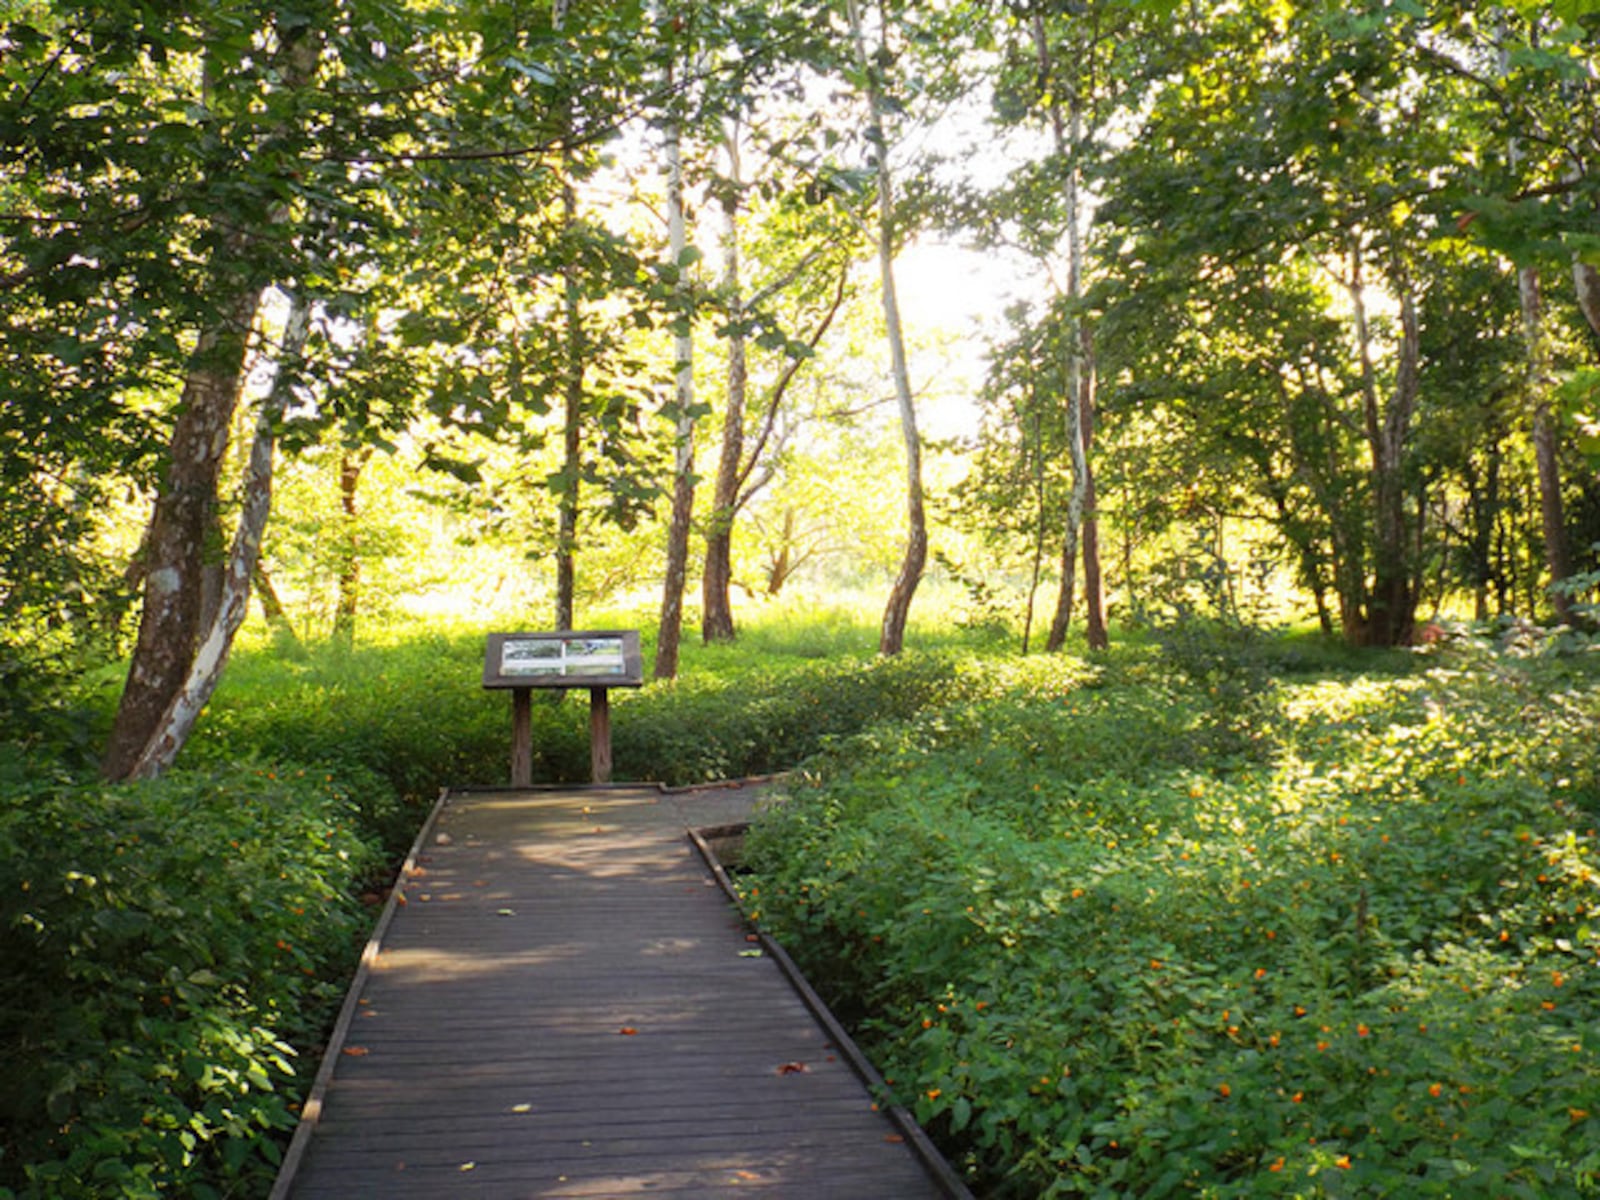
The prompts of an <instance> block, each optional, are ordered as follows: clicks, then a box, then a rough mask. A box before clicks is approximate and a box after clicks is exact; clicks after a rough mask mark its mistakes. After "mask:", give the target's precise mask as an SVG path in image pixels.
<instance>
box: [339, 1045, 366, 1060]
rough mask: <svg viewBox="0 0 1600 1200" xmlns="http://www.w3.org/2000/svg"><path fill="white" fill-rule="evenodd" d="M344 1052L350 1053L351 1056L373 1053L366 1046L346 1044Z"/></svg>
mask: <svg viewBox="0 0 1600 1200" xmlns="http://www.w3.org/2000/svg"><path fill="white" fill-rule="evenodd" d="M343 1053H345V1054H348V1055H349V1056H350V1057H351V1058H360V1057H361V1056H362V1055H365V1054H371V1053H372V1051H370V1050H368V1049H367V1048H366V1047H365V1046H346V1047H345V1048H344V1050H343Z"/></svg>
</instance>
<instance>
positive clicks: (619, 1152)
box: [274, 788, 965, 1200]
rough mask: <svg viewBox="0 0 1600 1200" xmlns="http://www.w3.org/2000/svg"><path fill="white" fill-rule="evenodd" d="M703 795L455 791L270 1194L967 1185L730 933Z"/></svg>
mask: <svg viewBox="0 0 1600 1200" xmlns="http://www.w3.org/2000/svg"><path fill="white" fill-rule="evenodd" d="M696 815H698V814H695V813H691V812H687V811H686V804H685V803H684V802H680V800H679V799H678V798H675V797H673V796H672V795H669V794H665V793H663V792H661V791H659V790H657V789H654V788H625V789H604V790H601V789H592V790H591V789H575V790H570V791H559V792H537V791H525V792H485V793H478V794H462V795H456V796H452V797H448V798H447V799H446V801H445V802H444V803H443V804H442V806H441V810H440V812H439V814H438V815H437V817H436V818H435V820H434V822H433V824H432V825H431V826H430V827H429V828H428V829H427V830H425V831H424V834H423V838H422V839H421V841H419V850H418V851H417V852H416V853H415V854H414V856H413V861H412V862H410V863H409V864H408V872H407V877H406V878H405V880H404V885H403V889H399V888H397V892H402V891H403V896H402V895H397V896H396V897H395V898H394V899H393V900H391V907H390V909H389V910H388V912H387V913H386V919H385V920H384V921H383V922H382V923H381V924H380V927H379V933H378V935H377V936H376V937H375V939H374V945H373V946H369V948H368V954H367V956H366V958H365V959H364V966H363V970H362V973H361V976H360V977H359V978H358V981H357V988H356V990H355V991H353V993H352V998H351V1002H350V1003H349V1004H347V1006H346V1014H347V1016H346V1018H345V1020H344V1021H343V1022H342V1024H341V1029H340V1030H339V1031H338V1033H337V1034H336V1037H335V1040H334V1044H333V1045H332V1046H331V1047H330V1051H329V1058H328V1062H327V1064H325V1068H324V1072H323V1076H322V1077H320V1079H319V1089H318V1091H317V1092H314V1093H313V1097H312V1101H311V1102H310V1103H308V1105H307V1113H306V1119H305V1120H304V1121H303V1122H302V1126H301V1130H300V1132H299V1133H298V1134H297V1136H296V1139H295V1142H294V1144H293V1145H292V1146H291V1148H290V1152H289V1155H288V1156H287V1158H286V1160H285V1163H284V1170H283V1172H282V1174H281V1175H280V1177H279V1180H278V1186H277V1188H276V1189H275V1191H274V1198H275V1200H287V1198H288V1197H293V1198H294V1200H319V1198H323V1197H327V1198H330V1200H331V1198H338V1200H355V1198H360V1197H383V1198H385V1200H403V1198H405V1197H413V1196H416V1197H429V1198H430V1200H434V1198H440V1197H445V1198H453V1197H461V1198H464V1200H467V1198H478V1197H481V1198H484V1200H489V1198H494V1200H501V1198H510V1197H541V1198H543V1197H632V1196H679V1197H690V1196H693V1197H716V1196H723V1195H730V1196H731V1195H741V1196H742V1195H749V1194H752V1193H754V1194H758V1195H763V1196H768V1197H794V1198H796V1200H800V1198H804V1200H813V1198H829V1197H833V1198H838V1200H845V1198H849V1197H860V1198H861V1200H894V1198H898V1197H907V1198H909V1197H937V1196H951V1195H955V1196H961V1195H965V1192H964V1189H962V1188H961V1186H960V1184H959V1182H958V1181H955V1180H954V1177H953V1176H952V1175H951V1174H950V1172H949V1168H948V1167H945V1166H944V1164H943V1163H941V1162H938V1161H937V1160H935V1161H934V1162H932V1163H931V1164H930V1163H928V1162H925V1161H924V1160H923V1158H922V1157H920V1156H919V1154H918V1153H917V1152H916V1151H917V1150H919V1149H920V1148H922V1143H921V1142H920V1132H919V1131H917V1130H915V1129H914V1127H913V1128H910V1129H906V1128H902V1127H900V1126H897V1125H895V1124H893V1123H892V1122H891V1120H890V1119H889V1117H888V1116H886V1115H884V1114H881V1113H879V1112H878V1111H876V1110H875V1109H874V1107H873V1105H872V1098H871V1096H870V1095H869V1093H868V1090H867V1087H866V1084H865V1083H863V1081H862V1079H861V1078H859V1077H858V1075H857V1074H856V1072H855V1071H853V1070H852V1067H851V1065H850V1056H849V1053H848V1052H847V1049H846V1048H845V1047H843V1046H841V1045H840V1044H839V1043H840V1040H841V1039H840V1038H838V1037H836V1036H835V1035H833V1034H830V1033H829V1032H828V1029H827V1027H826V1026H825V1025H824V1024H822V1023H821V1022H820V1021H819V1019H818V1017H817V1016H816V1015H815V1014H814V1013H813V1012H812V1011H811V1010H810V1009H809V1008H808V1007H807V1005H806V1003H805V1001H804V999H803V996H802V993H801V991H799V990H797V988H796V987H795V986H794V985H793V984H792V983H791V981H790V980H789V979H788V978H787V977H786V975H785V974H784V972H783V971H782V970H780V966H779V963H778V962H777V961H775V956H774V953H772V952H769V951H764V950H762V948H761V947H760V946H758V945H754V944H752V943H751V942H750V941H748V940H747V938H746V932H745V929H744V927H743V925H742V923H741V921H740V919H739V916H738V914H737V913H736V912H735V911H734V910H733V909H732V907H731V906H730V904H729V903H728V900H727V898H726V896H725V895H724V894H723V892H722V890H721V889H720V888H719V887H718V886H717V881H716V880H715V878H714V877H713V874H712V872H711V870H710V869H709V868H708V867H707V866H706V865H705V863H704V862H703V861H702V860H701V858H700V857H699V855H698V854H697V853H696V852H695V849H694V847H693V846H692V845H691V844H690V842H689V840H688V838H687V837H686V835H685V829H684V825H685V820H686V819H688V820H693V818H694V817H695V816H696ZM402 899H403V902H402ZM778 954H779V955H780V956H781V952H778ZM330 1072H331V1073H330Z"/></svg>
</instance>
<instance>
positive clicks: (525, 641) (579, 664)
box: [483, 629, 644, 787]
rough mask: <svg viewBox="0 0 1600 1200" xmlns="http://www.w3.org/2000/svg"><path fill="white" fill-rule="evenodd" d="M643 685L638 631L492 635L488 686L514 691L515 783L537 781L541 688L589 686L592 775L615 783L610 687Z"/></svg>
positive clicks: (486, 664)
mask: <svg viewBox="0 0 1600 1200" xmlns="http://www.w3.org/2000/svg"><path fill="white" fill-rule="evenodd" d="M643 685H644V662H643V660H642V659H641V657H640V654H639V631H638V630H636V629H610V630H572V631H567V632H562V633H491V634H490V635H489V648H488V653H487V655H486V657H485V659H484V663H483V686H484V687H486V688H509V689H510V690H511V786H512V787H529V786H531V785H532V783H533V690H534V689H535V688H544V689H552V688H553V689H562V690H565V689H568V688H588V689H589V770H590V776H591V777H592V778H593V780H594V782H595V783H610V782H611V695H610V690H611V689H612V688H615V687H642V686H643Z"/></svg>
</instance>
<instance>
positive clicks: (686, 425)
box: [654, 117, 695, 679]
mask: <svg viewBox="0 0 1600 1200" xmlns="http://www.w3.org/2000/svg"><path fill="white" fill-rule="evenodd" d="M666 152H667V245H668V251H669V253H670V254H671V256H672V261H673V263H674V264H675V265H676V266H677V268H678V280H677V284H676V287H675V290H676V293H677V300H678V304H679V309H678V311H677V312H676V313H675V314H674V316H673V323H674V325H675V326H676V329H677V332H676V333H675V334H674V336H673V342H672V359H673V375H674V388H673V393H674V394H673V408H674V409H675V412H674V419H675V422H676V430H675V432H674V437H673V442H674V455H673V474H672V479H673V482H672V521H671V524H670V525H668V527H667V564H666V572H665V579H664V581H663V583H662V587H661V623H660V628H659V630H658V631H657V634H656V662H655V672H654V674H655V678H657V679H673V678H676V677H677V674H678V643H679V640H680V639H681V638H682V636H683V589H684V583H685V578H686V576H687V575H688V570H689V532H690V526H691V524H692V522H693V520H694V423H695V422H694V333H693V327H692V324H691V322H692V320H693V317H692V314H691V312H690V309H689V304H690V296H689V264H688V263H687V262H685V261H684V260H685V256H686V255H685V252H686V250H687V248H688V232H687V229H686V228H685V223H684V213H683V147H682V133H681V130H680V128H679V125H678V121H677V118H676V117H674V118H673V119H672V120H671V123H670V124H669V125H668V128H667V145H666Z"/></svg>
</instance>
